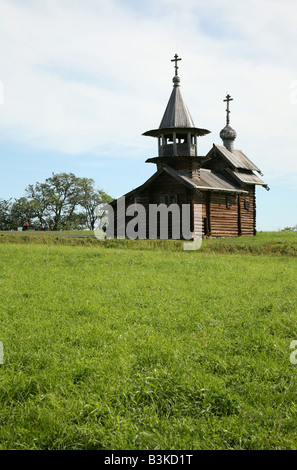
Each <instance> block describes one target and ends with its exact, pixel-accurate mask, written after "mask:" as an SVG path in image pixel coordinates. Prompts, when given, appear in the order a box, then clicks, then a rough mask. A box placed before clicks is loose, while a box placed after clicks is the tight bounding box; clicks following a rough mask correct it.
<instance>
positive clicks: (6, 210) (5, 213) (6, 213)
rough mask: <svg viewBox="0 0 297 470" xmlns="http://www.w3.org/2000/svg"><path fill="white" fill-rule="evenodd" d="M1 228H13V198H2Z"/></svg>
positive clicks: (0, 207)
mask: <svg viewBox="0 0 297 470" xmlns="http://www.w3.org/2000/svg"><path fill="white" fill-rule="evenodd" d="M0 230H11V199H9V200H5V199H0Z"/></svg>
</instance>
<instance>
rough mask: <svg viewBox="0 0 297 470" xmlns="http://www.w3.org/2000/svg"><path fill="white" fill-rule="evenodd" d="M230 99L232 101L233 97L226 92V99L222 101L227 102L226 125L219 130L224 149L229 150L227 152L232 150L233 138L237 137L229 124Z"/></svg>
mask: <svg viewBox="0 0 297 470" xmlns="http://www.w3.org/2000/svg"><path fill="white" fill-rule="evenodd" d="M230 101H233V98H231V96H230V95H229V94H227V96H226V99H225V100H224V102H227V109H226V112H227V116H226V126H225V127H224V129H222V130H221V132H220V137H221V139H222V141H223V144H224V146H225V147H226V149H227V150H229V152H233V150H234V140H235V139H236V137H237V133H236V131H235V130H234V129H233V128H232V127H231V126H230V113H231V111H230V107H229V104H230Z"/></svg>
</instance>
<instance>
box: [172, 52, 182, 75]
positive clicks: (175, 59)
mask: <svg viewBox="0 0 297 470" xmlns="http://www.w3.org/2000/svg"><path fill="white" fill-rule="evenodd" d="M179 60H182V59H180V58H179V57H178V55H177V54H175V56H174V59H171V62H175V66H174V68H175V76H176V77H177V76H178V73H177V71H178V66H177V62H178V61H179Z"/></svg>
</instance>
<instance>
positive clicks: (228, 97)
mask: <svg viewBox="0 0 297 470" xmlns="http://www.w3.org/2000/svg"><path fill="white" fill-rule="evenodd" d="M224 101H227V109H226V111H227V119H226V122H227V125H228V124H230V113H231V111H230V109H229V103H230V101H233V98H231V96H230V95H227V96H226V99H225V100H224Z"/></svg>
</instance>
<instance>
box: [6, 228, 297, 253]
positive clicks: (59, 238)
mask: <svg viewBox="0 0 297 470" xmlns="http://www.w3.org/2000/svg"><path fill="white" fill-rule="evenodd" d="M0 243H23V244H28V243H34V244H43V245H73V246H79V245H83V246H103V247H106V248H129V249H132V250H150V249H153V250H164V249H165V250H166V251H183V242H181V241H179V240H98V239H97V238H96V237H95V236H94V232H92V231H69V232H67V231H65V232H34V231H29V232H1V231H0ZM199 252H212V253H255V254H261V255H262V254H286V255H290V256H296V255H297V232H260V233H258V234H257V236H256V237H236V238H216V239H215V238H211V239H207V240H203V243H202V247H201V249H200V250H199Z"/></svg>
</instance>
